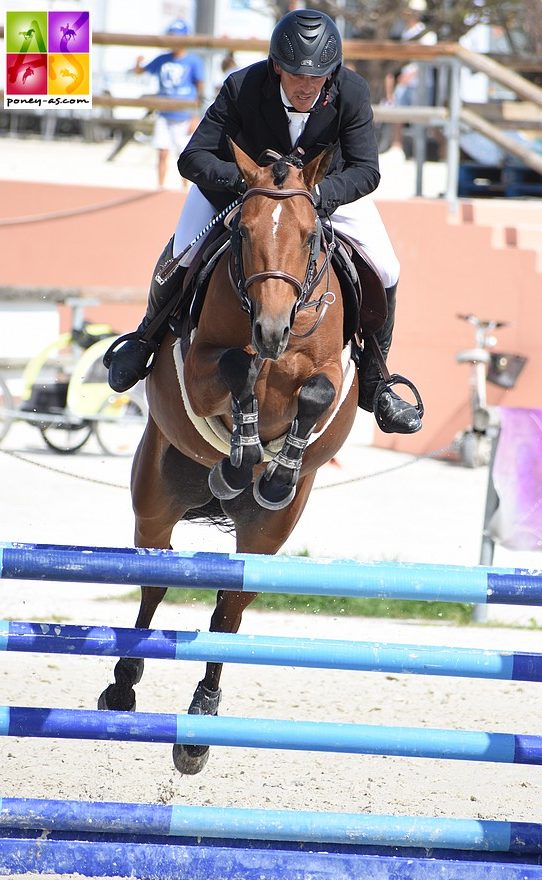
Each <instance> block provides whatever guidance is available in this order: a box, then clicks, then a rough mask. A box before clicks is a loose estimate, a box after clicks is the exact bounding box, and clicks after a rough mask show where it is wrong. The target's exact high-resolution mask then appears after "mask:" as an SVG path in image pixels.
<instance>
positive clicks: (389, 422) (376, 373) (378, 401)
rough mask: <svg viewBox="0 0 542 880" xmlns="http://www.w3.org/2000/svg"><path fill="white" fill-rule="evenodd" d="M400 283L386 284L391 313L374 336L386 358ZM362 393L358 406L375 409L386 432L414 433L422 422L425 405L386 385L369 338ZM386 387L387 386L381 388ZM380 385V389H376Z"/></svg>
mask: <svg viewBox="0 0 542 880" xmlns="http://www.w3.org/2000/svg"><path fill="white" fill-rule="evenodd" d="M396 295H397V284H395V285H394V286H393V287H388V288H386V299H387V301H388V316H387V318H386V320H385V322H384V324H383V325H382V327H381V328H380V330H378V332H377V333H375V339H376V341H377V343H378V345H379V347H380V350H381V352H382V356H383V358H384V361H385V360H386V358H387V356H388V352H389V350H390V346H391V338H392V334H393V325H394V323H395V301H396ZM358 377H359V397H358V406H359V407H361V409H364V410H367V412H374V414H375V417H376V421H377V423H378V426H379V428H380V429H381V430H382V431H385V432H386V433H387V434H394V433H395V434H415V433H416V431H419V430H420V428H421V426H422V420H421V416H422V415H423V406H422V405H421V401H419V405H418V406H415V405H414V404H411V403H407V402H406V401H405V400H402V398H401V397H399V395H398V394H396V393H395V391H392V390H391V389H386V388H385V387H384V385H382V386H381V388H379V387H378V386H379V385H380V383H382V382H383V379H384V376H383V375H382V370H381V367H380V365H379V363H378V359H377V357H376V355H375V353H374V351H373V348H372V346H371V344H370V342H369V341H366V342H365V345H364V348H363V351H362V352H361V354H360V357H359V363H358ZM382 388H384V390H382ZM377 389H378V390H377Z"/></svg>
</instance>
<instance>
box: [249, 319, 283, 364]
mask: <svg viewBox="0 0 542 880" xmlns="http://www.w3.org/2000/svg"><path fill="white" fill-rule="evenodd" d="M289 339H290V326H289V325H287V326H284V324H283V323H282V322H280V323H279V322H272V321H269V320H265V321H260V320H258V321H254V324H253V326H252V345H253V346H254V348H255V350H256V352H257V354H258V355H259V356H260V357H261V358H266V359H268V360H272V361H276V360H278V358H279V357H280V356H281V354H282V353H283V352H284V351H285V350H286V348H287V346H288V341H289Z"/></svg>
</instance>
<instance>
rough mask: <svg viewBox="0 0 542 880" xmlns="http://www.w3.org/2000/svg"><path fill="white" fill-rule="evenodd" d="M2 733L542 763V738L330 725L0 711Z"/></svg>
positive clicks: (26, 709)
mask: <svg viewBox="0 0 542 880" xmlns="http://www.w3.org/2000/svg"><path fill="white" fill-rule="evenodd" d="M0 736H35V737H45V738H55V739H93V740H122V741H123V742H160V743H190V744H193V745H208V746H230V747H232V746H240V747H242V748H255V749H292V750H297V751H308V752H310V751H313V752H337V753H348V754H354V755H401V756H402V757H405V758H445V759H448V760H456V761H490V762H495V763H499V764H542V737H540V736H531V735H528V734H512V733H482V732H479V731H470V730H437V729H434V728H420V727H382V726H378V725H375V724H350V723H332V722H329V721H279V720H276V719H270V718H235V717H227V716H225V717H220V716H211V715H174V714H167V713H162V714H160V715H158V714H152V713H150V712H137V713H136V714H133V713H132V712H114V711H108V712H103V711H98V710H92V709H33V708H29V707H26V706H12V707H9V706H0Z"/></svg>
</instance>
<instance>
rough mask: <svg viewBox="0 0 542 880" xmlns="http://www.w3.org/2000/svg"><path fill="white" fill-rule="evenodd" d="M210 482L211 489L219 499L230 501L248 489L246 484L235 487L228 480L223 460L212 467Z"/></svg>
mask: <svg viewBox="0 0 542 880" xmlns="http://www.w3.org/2000/svg"><path fill="white" fill-rule="evenodd" d="M208 482H209V489H210V490H211V492H212V493H213V495H214V496H215V498H218V499H219V501H230V500H231V499H232V498H237V496H238V495H240V494H241V492H244V491H245V489H246V486H243V487H242V488H241V489H234V488H233V487H232V486H230V485H229V483H227V482H226V480H225V478H224V474H223V473H222V462H221V461H219V462H218V463H217V464H215V465H214V466H213V467H212V468H211V470H210V472H209V481H208Z"/></svg>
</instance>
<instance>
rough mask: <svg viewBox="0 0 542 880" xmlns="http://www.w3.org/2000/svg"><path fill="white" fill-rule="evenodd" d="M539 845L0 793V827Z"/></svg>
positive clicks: (518, 831) (499, 825) (523, 829)
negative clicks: (1, 795)
mask: <svg viewBox="0 0 542 880" xmlns="http://www.w3.org/2000/svg"><path fill="white" fill-rule="evenodd" d="M3 828H16V829H18V830H20V831H21V830H29V829H34V830H41V831H52V832H55V831H73V832H92V833H96V834H102V833H106V834H116V835H123V834H126V835H128V834H146V835H150V836H154V835H166V836H172V837H203V838H206V837H212V838H225V839H234V840H235V839H239V838H248V839H251V840H284V841H291V842H300V841H303V842H310V843H335V844H349V845H370V846H412V847H425V848H427V849H432V848H434V847H440V848H444V849H461V850H472V851H479V852H505V853H517V854H521V855H534V854H540V853H542V825H540V824H536V823H529V822H495V821H480V820H475V819H446V818H442V817H440V818H439V819H433V818H428V817H426V816H377V815H369V814H360V813H317V812H308V811H299V810H262V809H260V810H253V809H246V808H234V807H228V808H227V809H225V808H222V807H192V806H184V805H182V806H158V805H154V804H127V803H107V802H105V803H92V802H91V803H87V802H84V801H62V800H46V799H34V798H0V829H3Z"/></svg>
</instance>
